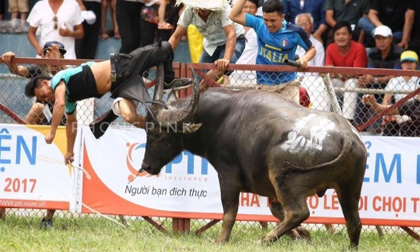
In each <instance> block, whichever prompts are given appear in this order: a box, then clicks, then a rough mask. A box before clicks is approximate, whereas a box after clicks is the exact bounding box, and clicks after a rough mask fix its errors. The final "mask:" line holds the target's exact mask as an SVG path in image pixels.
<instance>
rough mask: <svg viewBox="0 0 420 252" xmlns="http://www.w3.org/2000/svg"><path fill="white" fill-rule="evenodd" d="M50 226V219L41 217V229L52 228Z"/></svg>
mask: <svg viewBox="0 0 420 252" xmlns="http://www.w3.org/2000/svg"><path fill="white" fill-rule="evenodd" d="M52 226H53V224H52V219H50V220H45V218H42V220H41V229H49V228H52Z"/></svg>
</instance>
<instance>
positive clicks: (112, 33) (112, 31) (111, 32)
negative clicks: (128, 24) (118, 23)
mask: <svg viewBox="0 0 420 252" xmlns="http://www.w3.org/2000/svg"><path fill="white" fill-rule="evenodd" d="M106 34H108V36H110V37H114V35H115V33H114V30H108V31H106Z"/></svg>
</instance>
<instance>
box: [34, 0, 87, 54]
mask: <svg viewBox="0 0 420 252" xmlns="http://www.w3.org/2000/svg"><path fill="white" fill-rule="evenodd" d="M27 21H28V23H29V31H28V39H29V42H30V43H31V44H32V46H33V47H34V48H35V50H36V53H37V57H41V55H42V49H43V47H44V44H45V42H47V41H60V42H61V43H63V44H64V46H65V48H66V50H67V53H66V56H65V58H66V59H76V53H75V39H78V38H83V36H84V32H83V24H82V23H83V17H82V14H81V10H80V6H79V4H78V3H77V2H76V1H75V0H43V1H38V2H37V3H36V4H35V6H34V7H33V8H32V10H31V12H30V13H29V17H28V19H27ZM38 28H40V29H41V34H40V39H39V41H38V40H37V37H36V31H37V29H38Z"/></svg>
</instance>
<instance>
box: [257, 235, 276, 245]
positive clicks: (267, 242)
mask: <svg viewBox="0 0 420 252" xmlns="http://www.w3.org/2000/svg"><path fill="white" fill-rule="evenodd" d="M275 241H277V237H272V236H265V237H264V238H262V239H261V241H260V243H261V245H271V244H273V243H274V242H275Z"/></svg>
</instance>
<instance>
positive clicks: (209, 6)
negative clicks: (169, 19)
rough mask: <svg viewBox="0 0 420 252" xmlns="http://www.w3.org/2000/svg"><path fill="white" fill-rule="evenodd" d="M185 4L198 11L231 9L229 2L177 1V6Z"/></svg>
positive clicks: (207, 0) (217, 0)
mask: <svg viewBox="0 0 420 252" xmlns="http://www.w3.org/2000/svg"><path fill="white" fill-rule="evenodd" d="M180 4H184V5H185V6H190V7H192V8H197V9H206V10H212V11H221V10H225V9H227V8H229V1H228V0H176V5H180Z"/></svg>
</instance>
